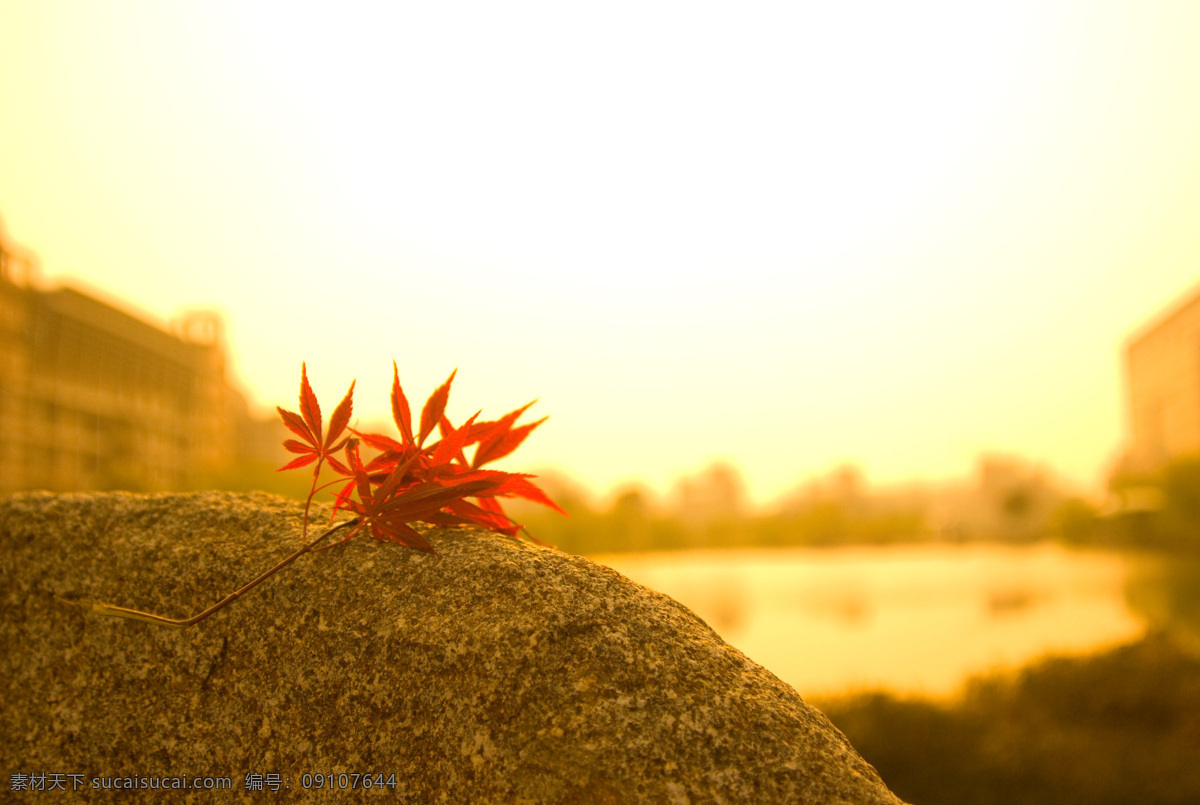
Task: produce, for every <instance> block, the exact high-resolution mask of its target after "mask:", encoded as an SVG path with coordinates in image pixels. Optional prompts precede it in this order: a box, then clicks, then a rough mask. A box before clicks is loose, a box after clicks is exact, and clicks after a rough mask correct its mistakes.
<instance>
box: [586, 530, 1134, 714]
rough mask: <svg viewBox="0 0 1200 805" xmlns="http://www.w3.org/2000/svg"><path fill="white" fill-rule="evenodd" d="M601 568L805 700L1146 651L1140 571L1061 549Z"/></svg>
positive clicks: (807, 554) (652, 559)
mask: <svg viewBox="0 0 1200 805" xmlns="http://www.w3.org/2000/svg"><path fill="white" fill-rule="evenodd" d="M598 561H601V562H603V563H604V564H606V565H608V566H610V567H612V568H614V569H615V570H617V571H618V572H620V573H622V574H624V575H625V576H627V577H629V578H630V579H632V580H634V581H636V582H638V583H640V584H643V585H645V586H647V587H650V588H652V589H655V590H658V591H659V592H662V593H666V594H667V595H669V596H671V597H672V598H675V599H676V600H678V601H680V602H681V603H683V604H684V605H686V606H688V607H689V608H691V609H692V610H693V611H694V612H696V614H698V615H699V616H700V617H701V618H703V619H704V620H705V621H706V622H707V623H708V624H709V625H710V626H712V627H713V628H714V629H715V630H716V631H717V632H718V633H720V635H721V636H722V637H723V638H724V639H725V640H726V641H727V642H729V643H731V644H732V645H734V646H736V647H737V648H739V649H741V651H742V652H744V653H745V654H746V655H747V656H749V657H750V658H751V659H753V660H755V661H756V662H758V663H759V664H761V665H763V666H765V667H766V668H767V669H769V670H770V671H772V672H773V673H774V674H775V675H776V676H778V677H780V678H781V679H783V680H784V681H786V682H788V683H790V684H791V685H792V686H793V687H795V688H796V690H797V691H799V692H800V694H801V695H802V696H818V697H820V696H829V695H836V694H839V693H846V692H852V691H854V690H861V689H867V688H871V689H886V690H889V691H892V692H896V693H902V694H924V695H927V696H934V697H948V696H952V695H954V694H955V693H957V692H958V691H959V690H960V689H961V687H962V685H963V683H964V682H965V681H966V679H967V678H968V677H970V676H972V675H975V674H979V673H984V672H988V671H993V670H997V669H1015V668H1019V667H1020V666H1023V665H1026V664H1028V663H1030V662H1032V661H1034V660H1037V659H1039V658H1041V657H1043V656H1045V655H1048V654H1087V653H1092V652H1095V651H1099V650H1102V649H1105V648H1109V647H1112V646H1115V645H1118V644H1120V643H1125V642H1129V641H1132V640H1136V639H1137V638H1139V637H1140V636H1142V635H1143V634H1144V633H1145V631H1146V628H1147V622H1146V619H1145V618H1144V617H1143V616H1141V615H1139V614H1138V613H1137V612H1135V611H1133V610H1131V608H1130V606H1129V604H1128V603H1127V595H1126V590H1127V585H1128V582H1129V580H1130V577H1131V574H1134V573H1137V572H1140V571H1139V567H1138V566H1137V565H1138V561H1139V560H1133V559H1127V558H1124V557H1122V556H1121V555H1120V554H1117V553H1113V552H1104V551H1084V550H1075V549H1070V548H1065V547H1062V546H1059V545H1054V544H1044V545H1033V546H998V545H955V546H940V545H939V546H924V545H922V546H911V545H910V546H903V547H891V548H858V547H856V548H835V549H781V550H739V551H705V552H680V553H659V554H634V555H610V556H605V557H599V559H598Z"/></svg>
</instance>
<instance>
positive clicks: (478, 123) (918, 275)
mask: <svg viewBox="0 0 1200 805" xmlns="http://www.w3.org/2000/svg"><path fill="white" fill-rule="evenodd" d="M1197 41H1200V4H1196V3H1192V2H1174V3H1169V2H1151V3H1134V2H1108V3H1073V2H1041V3H1032V2H1030V3H1020V2H1017V3H1007V4H1003V5H1001V6H999V7H993V8H984V7H980V6H978V5H976V4H965V5H964V4H957V3H948V2H947V3H918V4H904V6H903V8H900V7H894V6H893V5H891V4H884V3H866V4H860V5H858V6H850V5H843V4H810V5H806V4H793V3H764V4H753V5H750V6H747V5H744V4H739V5H737V6H734V5H708V4H706V5H702V6H697V5H696V4H685V3H655V2H643V3H638V4H636V5H635V4H632V3H621V2H617V3H612V4H605V5H604V6H600V7H595V8H578V7H574V6H570V5H566V6H564V5H562V4H554V3H522V2H517V3H513V4H503V5H502V6H497V5H494V4H484V3H453V2H451V3H438V4H416V3H392V4H382V3H354V2H351V3H347V4H339V5H338V6H336V7H334V6H327V5H318V4H312V3H289V4H283V3H258V4H246V3H234V2H222V1H221V0H214V2H209V3H205V4H202V5H193V4H184V3H173V2H149V0H146V1H139V2H131V1H130V0H112V1H111V2H105V3H103V4H85V3H78V2H70V1H69V0H62V1H60V0H45V1H44V2H39V3H10V4H6V5H5V7H4V9H3V11H0V115H3V118H4V119H3V125H0V221H2V222H3V225H4V227H5V229H6V234H7V237H8V238H9V240H10V241H11V242H13V243H15V244H17V245H19V246H22V247H24V248H26V249H28V250H30V251H32V252H34V253H35V254H36V255H37V256H38V258H39V262H40V265H41V269H42V280H43V281H44V282H45V283H47V284H53V283H60V282H62V283H68V284H74V285H77V286H82V287H83V288H84V289H85V290H89V291H92V292H97V293H98V295H101V296H102V297H104V298H107V299H110V300H114V299H115V300H118V304H121V305H124V306H126V307H130V308H132V309H134V310H135V311H137V312H140V313H141V314H143V315H146V316H149V317H151V318H154V319H157V320H159V321H160V322H163V321H165V320H167V319H169V318H170V317H172V316H173V315H175V314H177V313H178V312H180V311H181V310H183V309H188V308H196V307H207V308H215V309H218V310H220V311H221V312H222V313H223V315H224V316H225V317H226V321H227V324H228V337H229V342H230V345H231V347H232V349H233V363H234V371H235V373H236V378H237V381H238V382H239V384H240V385H241V386H242V387H243V388H244V389H245V391H246V393H247V395H248V397H249V398H250V400H251V401H252V402H253V403H254V405H255V406H256V408H257V409H258V410H260V411H262V412H266V411H269V410H270V409H271V407H272V406H274V405H275V404H285V405H291V404H293V403H294V402H295V398H296V391H297V386H298V383H299V373H300V363H301V361H307V363H308V367H309V373H310V377H311V379H312V381H313V384H314V387H315V388H316V390H317V392H318V394H319V395H320V396H321V397H322V399H323V400H327V401H328V405H330V406H332V405H333V404H335V403H336V401H337V399H339V398H340V396H341V395H342V394H343V393H344V392H345V389H346V387H347V386H348V385H349V383H350V381H351V380H352V379H355V378H357V380H358V386H357V394H356V399H357V405H356V412H357V413H358V415H359V416H360V417H362V419H363V420H382V421H387V420H388V419H389V415H388V411H387V389H388V384H389V382H390V379H391V361H392V359H393V358H395V359H396V361H397V363H398V365H399V367H400V372H401V379H402V380H403V382H404V384H405V387H406V389H408V390H409V393H410V397H412V398H413V399H414V402H415V401H416V400H422V401H423V400H424V397H425V396H426V395H428V393H429V391H430V390H431V389H432V388H433V387H434V386H435V385H436V384H438V383H440V382H442V381H443V380H444V379H445V377H446V375H448V374H449V372H450V370H451V369H454V368H455V367H458V369H459V375H458V378H457V379H456V381H455V387H454V390H453V392H452V394H451V405H450V410H449V413H450V414H451V416H452V417H453V418H455V419H458V420H461V419H464V418H465V417H467V416H469V415H470V414H472V413H474V412H475V411H476V410H478V409H479V408H481V407H482V408H483V409H484V414H485V415H498V414H501V413H504V412H505V411H508V410H510V409H512V408H515V407H517V406H519V405H521V404H524V403H525V402H528V401H529V400H531V399H533V398H535V397H537V398H540V400H539V402H538V404H537V405H536V406H534V408H533V409H531V411H530V414H531V415H532V416H534V417H537V416H543V415H546V414H549V415H550V420H549V421H548V422H547V423H546V424H545V425H544V426H542V427H541V428H540V429H539V430H538V431H537V432H535V434H534V435H533V436H532V437H531V438H530V440H529V441H528V442H527V444H526V445H525V446H523V447H522V448H521V451H520V452H519V453H518V454H517V455H516V456H515V457H514V460H513V462H512V464H513V466H511V467H510V468H511V469H535V468H539V467H560V468H562V470H563V471H564V472H566V473H567V474H569V475H570V476H572V477H575V478H577V479H579V480H580V481H581V482H583V483H584V484H586V485H587V486H588V487H590V488H591V489H593V490H596V491H597V492H601V493H603V492H604V491H606V490H608V489H611V488H612V487H614V486H616V485H618V484H621V483H623V482H627V481H640V482H643V483H646V484H648V485H649V486H651V487H652V488H654V489H656V490H658V491H660V492H667V491H669V489H670V487H671V483H672V482H673V480H674V479H675V478H677V477H678V476H680V475H688V474H694V473H697V472H699V471H701V470H702V469H703V468H704V467H706V466H707V465H709V464H711V463H712V462H713V461H717V460H725V461H728V462H730V463H732V464H734V465H736V466H738V467H739V468H740V469H741V471H742V472H743V474H744V477H745V479H746V482H747V486H748V489H749V491H750V494H751V497H752V498H753V499H754V500H755V501H758V502H763V501H768V500H772V499H775V498H777V497H779V496H780V495H781V494H784V493H785V492H787V491H788V490H790V489H792V488H794V487H796V486H797V485H799V484H800V483H802V482H803V481H804V480H805V479H807V478H811V477H812V476H814V475H822V474H825V473H827V472H829V471H830V470H831V469H832V468H834V467H836V466H839V465H843V464H854V465H856V466H858V467H860V468H862V470H863V471H864V473H865V475H866V479H867V481H868V483H870V484H892V483H897V482H905V481H912V480H927V481H936V480H940V479H947V478H955V477H963V476H965V475H967V474H969V473H971V472H972V471H973V469H974V467H975V465H976V462H977V460H978V458H979V457H980V456H981V455H984V454H1007V455H1016V456H1020V457H1023V458H1026V459H1028V460H1030V461H1033V462H1037V463H1040V464H1043V465H1045V466H1046V467H1048V468H1050V469H1052V470H1053V471H1054V472H1055V473H1057V474H1058V475H1059V476H1060V477H1063V478H1065V479H1068V480H1070V481H1074V482H1076V483H1079V484H1082V485H1084V486H1086V487H1088V488H1089V489H1091V490H1096V489H1098V487H1099V485H1100V483H1101V481H1102V480H1103V478H1104V476H1105V475H1106V473H1107V472H1108V470H1109V468H1110V466H1111V462H1112V461H1113V459H1114V458H1115V457H1116V456H1117V454H1118V452H1119V450H1120V448H1121V446H1122V440H1123V438H1124V433H1125V427H1126V424H1125V417H1126V408H1125V405H1126V403H1125V399H1124V395H1125V389H1124V386H1123V376H1122V372H1123V369H1122V363H1121V362H1122V350H1123V348H1124V345H1125V343H1126V340H1127V339H1128V338H1129V337H1131V336H1132V335H1133V334H1134V333H1135V332H1136V331H1137V330H1138V329H1140V328H1141V327H1143V326H1145V325H1147V324H1148V323H1149V322H1150V321H1151V320H1152V319H1153V318H1154V317H1155V316H1157V315H1159V314H1160V313H1161V312H1163V311H1164V310H1165V309H1166V308H1168V307H1169V306H1171V305H1173V304H1175V303H1177V301H1178V300H1179V299H1180V298H1181V297H1182V296H1183V295H1185V294H1187V293H1190V292H1192V291H1194V290H1195V288H1196V284H1197V282H1198V281H1200V227H1198V226H1197V225H1196V222H1197V221H1198V220H1200V151H1198V150H1197V149H1196V147H1195V143H1197V142H1200V48H1196V47H1195V43H1196V42H1197Z"/></svg>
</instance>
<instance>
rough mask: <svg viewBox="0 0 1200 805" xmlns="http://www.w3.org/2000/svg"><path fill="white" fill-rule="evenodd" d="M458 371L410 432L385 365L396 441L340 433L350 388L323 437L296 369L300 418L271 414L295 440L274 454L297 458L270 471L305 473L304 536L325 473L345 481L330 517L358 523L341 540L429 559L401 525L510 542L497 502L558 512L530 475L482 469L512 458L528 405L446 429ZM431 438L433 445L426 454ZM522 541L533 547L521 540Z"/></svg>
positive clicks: (524, 430) (419, 540) (349, 408)
mask: <svg viewBox="0 0 1200 805" xmlns="http://www.w3.org/2000/svg"><path fill="white" fill-rule="evenodd" d="M457 371H458V370H457V369H456V370H455V371H454V372H451V373H450V377H449V378H448V379H447V380H446V382H445V383H443V384H442V385H440V386H438V387H437V388H436V389H434V391H433V393H432V394H431V395H429V399H428V400H427V401H426V402H425V406H424V408H422V409H421V419H420V421H419V422H418V429H417V430H416V431H414V430H413V421H412V413H411V411H410V409H409V405H408V398H407V397H405V396H404V390H403V389H402V388H401V386H400V373H399V371H398V370H397V368H396V363H395V361H393V362H392V418H393V419H394V420H395V422H396V427H397V429H398V430H399V432H400V439H399V441H397V440H396V439H393V438H391V437H388V436H384V435H382V434H377V433H360V432H359V431H357V430H355V429H354V428H352V427H349V425H350V417H351V414H352V412H353V409H354V401H353V398H354V383H351V384H350V389H349V391H347V392H346V396H345V397H344V398H342V401H341V402H340V403H338V406H337V408H335V409H334V411H333V416H331V417H330V418H329V429H328V430H324V428H323V422H322V419H321V406H320V405H319V404H318V402H317V397H316V395H315V394H313V391H312V388H311V387H310V386H309V384H308V370H307V367H306V366H305V365H304V364H301V366H300V413H299V414H296V413H294V412H292V411H285V410H284V409H283V408H278V407H277V408H276V410H277V411H279V416H280V417H281V418H282V419H283V424H284V425H286V426H287V427H288V429H289V430H290V431H291V432H292V433H293V434H295V435H296V436H298V437H299V440H297V439H287V440H285V441H284V443H283V446H284V447H285V448H287V450H288V451H289V452H291V453H296V454H298V455H297V457H296V458H294V459H292V460H291V461H289V462H288V463H287V464H285V465H284V466H282V467H280V468H279V470H280V471H281V472H282V471H283V470H291V469H297V468H300V467H306V466H308V465H310V464H312V465H314V466H313V485H312V489H311V490H310V491H309V494H308V500H307V501H306V503H305V509H304V523H305V533H307V528H308V512H309V507H310V506H311V504H312V499H313V496H314V495H315V494H316V493H317V491H318V490H319V489H320V488H324V486H329V485H331V484H324V485H323V486H322V487H318V486H317V480H318V478H319V476H320V474H321V469H322V467H324V466H326V465H328V466H329V468H330V469H332V470H333V471H334V472H335V473H337V474H338V475H340V476H343V477H344V478H345V479H347V480H346V481H345V483H344V485H343V486H342V488H341V490H340V491H338V492H337V493H336V497H335V501H334V514H335V516H336V513H337V511H338V510H341V509H344V510H346V511H349V512H352V513H353V514H354V515H356V518H357V523H355V524H354V525H353V526H351V527H350V531H349V533H348V534H347V536H346V537H345V538H344V539H343V540H342V542H345V541H347V540H350V539H352V538H354V537H355V536H357V535H358V534H359V533H362V532H363V531H368V532H369V533H370V534H371V536H372V537H374V538H375V539H376V540H380V541H389V542H397V543H399V544H401V545H405V546H408V547H410V548H416V549H417V550H421V551H427V552H429V553H434V554H436V553H437V551H435V550H434V549H433V546H432V545H430V544H429V541H428V540H426V539H425V537H424V536H422V535H421V533H420V532H419V531H417V530H416V529H414V528H413V527H412V526H411V525H410V524H411V523H414V522H424V523H429V524H431V525H442V526H453V525H469V524H473V525H477V526H481V527H483V528H486V529H488V530H490V531H495V532H496V533H499V534H504V535H505V536H508V537H513V538H517V537H518V535H519V534H520V533H521V532H522V530H523V529H522V527H521V526H520V525H519V524H517V523H515V522H514V521H513V520H512V519H511V518H509V517H508V515H506V514H505V513H504V509H503V507H502V506H501V504H500V501H499V500H498V498H523V499H525V500H530V501H533V502H535V503H540V504H542V505H543V506H549V507H550V508H552V509H554V510H555V511H557V512H559V513H561V514H564V515H565V514H566V512H564V511H563V510H562V509H561V508H559V506H558V505H557V504H556V503H555V502H554V501H552V500H551V499H550V498H549V496H547V495H546V493H545V492H543V491H542V490H541V489H539V488H538V487H537V486H536V485H534V484H533V483H532V481H530V479H531V478H533V477H535V476H533V475H528V474H525V473H515V472H502V471H500V470H492V469H484V468H483V467H484V465H485V464H489V463H491V462H493V461H496V460H497V459H500V458H503V457H504V456H507V455H508V454H509V453H511V452H513V451H514V450H516V449H517V447H519V446H520V444H521V443H522V442H523V441H525V437H527V436H528V435H529V434H530V432H531V431H532V430H533V429H534V428H536V427H537V426H538V425H540V424H542V423H543V422H545V421H546V418H545V417H542V418H541V419H539V420H537V421H536V422H530V423H528V424H525V425H519V426H518V425H517V424H516V422H517V420H518V419H519V418H520V416H521V414H523V413H525V411H526V410H527V409H528V408H529V406H530V405H533V403H528V404H527V405H524V406H522V407H520V408H518V409H516V410H515V411H511V412H509V413H508V414H505V415H504V416H502V417H500V418H499V419H496V420H491V421H486V422H479V421H477V420H478V417H479V414H480V413H482V412H478V413H476V414H475V415H474V416H472V417H471V418H470V419H468V420H467V421H466V422H463V423H462V424H461V425H459V426H458V427H457V428H456V427H454V425H452V424H451V423H450V420H449V419H447V418H446V414H445V411H446V401H447V399H448V398H449V396H450V384H451V383H452V382H453V381H454V375H455V374H456V373H457ZM434 430H437V432H438V436H439V438H438V440H437V441H435V442H433V443H431V444H430V445H428V446H426V445H425V442H426V440H427V439H428V438H429V437H430V436H431V435H432V434H433V432H434ZM360 444H365V445H367V446H369V447H372V448H374V449H375V450H377V451H379V453H378V455H376V456H375V457H374V458H371V459H370V460H369V461H367V462H366V463H365V464H364V463H363V460H362V457H361V456H360V453H359V446H360ZM471 445H475V451H474V454H473V455H472V457H471V459H470V460H469V461H468V459H467V456H466V452H465V451H466V449H467V448H468V447H470V446H471ZM339 455H341V456H343V458H339ZM331 483H332V484H336V483H338V481H336V480H335V481H333V482H331ZM525 536H527V537H529V538H530V539H533V537H532V536H530V535H529V534H528V532H526V533H525ZM535 541H537V540H535ZM338 544H340V543H338Z"/></svg>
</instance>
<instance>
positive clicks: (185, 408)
mask: <svg viewBox="0 0 1200 805" xmlns="http://www.w3.org/2000/svg"><path fill="white" fill-rule="evenodd" d="M31 272H32V260H31V259H30V258H23V257H22V256H21V255H20V254H19V253H18V252H17V251H16V250H15V249H14V248H13V247H11V246H7V245H6V244H4V243H3V242H2V241H0V493H7V492H12V491H15V490H20V489H50V490H57V491H65V490H87V489H129V490H135V491H168V490H177V489H186V488H191V487H193V486H194V485H195V484H196V483H197V482H198V481H199V480H200V479H202V478H204V477H206V475H207V474H209V473H212V472H215V471H219V470H220V469H221V468H222V467H224V466H228V465H229V464H230V462H232V461H234V460H235V458H236V456H237V455H238V452H239V434H240V433H241V432H243V431H244V429H245V423H246V421H247V419H248V414H247V406H246V402H245V400H244V398H243V397H242V396H241V394H240V393H238V392H237V391H236V389H234V388H233V387H232V386H231V385H230V383H229V380H228V378H227V376H226V348H225V344H224V341H223V337H222V321H221V319H220V318H219V317H218V316H217V315H216V314H214V313H207V312H205V313H195V314H189V315H188V316H185V317H184V318H182V319H180V320H179V321H177V322H176V323H175V324H174V325H173V327H172V330H173V331H171V332H169V331H167V330H165V329H162V328H159V327H156V326H154V325H152V324H149V323H147V322H145V321H143V320H141V319H140V318H138V317H136V316H133V315H131V314H129V313H127V312H125V311H122V310H120V309H118V308H116V307H114V306H112V305H110V304H107V303H105V302H103V301H100V300H99V299H96V298H93V297H92V296H90V295H88V294H85V293H82V292H80V291H77V290H74V289H72V288H65V287H64V288H55V289H52V290H41V289H38V288H36V287H34V283H33V282H32V281H31V277H30V274H31Z"/></svg>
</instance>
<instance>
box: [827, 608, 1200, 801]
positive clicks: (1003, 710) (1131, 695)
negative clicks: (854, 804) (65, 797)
mask: <svg viewBox="0 0 1200 805" xmlns="http://www.w3.org/2000/svg"><path fill="white" fill-rule="evenodd" d="M811 703H812V704H814V705H815V706H816V707H817V708H819V709H820V710H821V711H822V712H824V713H825V714H826V715H827V716H828V717H829V719H830V720H831V721H832V722H833V723H834V724H835V725H836V726H837V727H838V729H840V730H841V731H842V732H843V733H845V734H846V736H847V737H848V738H849V739H850V742H851V743H852V744H853V745H854V747H855V749H857V750H858V751H859V753H860V754H861V755H862V756H863V757H864V758H865V759H866V760H867V761H868V762H869V763H871V764H872V765H873V766H875V768H876V769H877V770H878V771H879V773H880V775H881V776H882V777H883V780H884V782H885V783H887V785H888V787H889V788H891V789H892V790H893V791H894V792H895V793H896V794H897V796H899V797H901V798H902V799H904V800H905V801H907V802H911V803H913V805H940V803H947V804H949V803H961V802H973V803H980V805H990V803H996V805H999V804H1000V803H1010V802H1021V803H1025V805H1040V804H1041V803H1046V804H1047V805H1049V804H1050V803H1054V805H1073V804H1074V803H1079V804H1080V805H1083V804H1084V803H1087V804H1088V805H1105V804H1106V803H1112V804H1113V805H1117V803H1129V802H1137V803H1143V804H1144V805H1155V804H1156V803H1163V804H1164V805H1165V804H1166V803H1185V802H1200V765H1197V763H1196V752H1197V747H1200V652H1197V651H1195V650H1194V647H1192V648H1188V647H1185V646H1184V645H1181V643H1180V641H1179V640H1177V639H1175V638H1174V637H1173V636H1172V635H1170V634H1168V633H1167V632H1165V631H1160V632H1153V633H1151V634H1148V635H1147V636H1146V637H1144V638H1142V639H1141V640H1139V641H1137V642H1134V643H1131V644H1127V645H1124V646H1120V647H1118V648H1116V649H1112V650H1109V651H1106V652H1103V653H1101V654H1097V655H1093V656H1090V657H1082V658H1080V657H1070V658H1067V657H1054V658H1048V659H1045V660H1043V661H1041V662H1039V663H1036V664H1034V665H1032V666H1028V667H1026V668H1024V669H1022V670H1020V671H1018V672H1015V673H1012V672H1010V673H1007V674H993V675H987V676H982V677H977V678H975V679H974V680H972V681H971V682H970V683H969V684H968V686H967V688H966V690H965V692H964V693H963V694H962V696H961V697H960V698H959V699H958V700H957V701H954V702H949V703H947V702H936V701H932V700H927V699H921V698H906V697H897V696H894V695H891V694H888V693H882V692H877V693H856V694H853V695H849V696H840V697H831V698H826V699H819V698H815V697H814V698H812V699H811Z"/></svg>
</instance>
